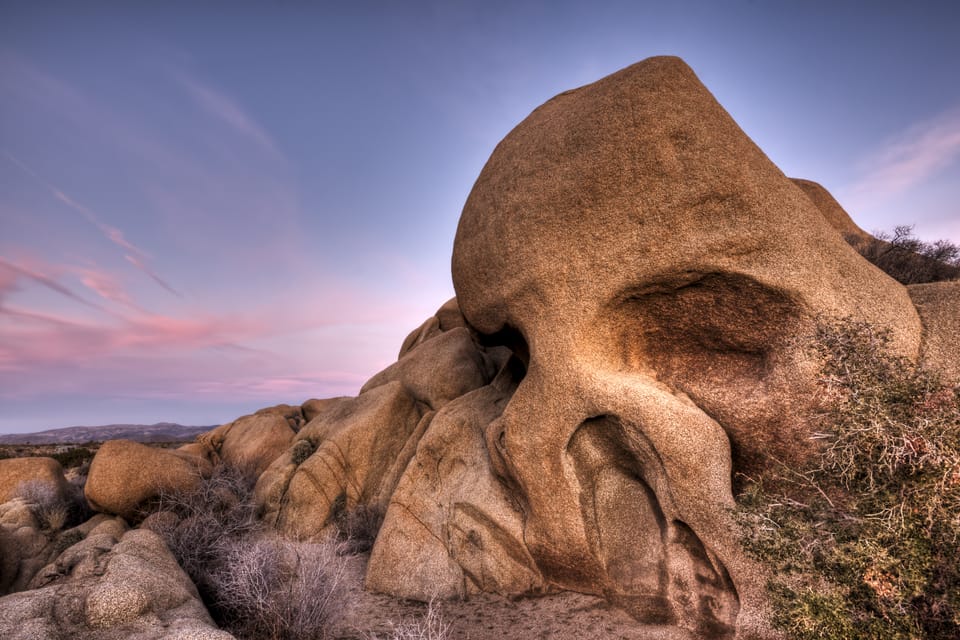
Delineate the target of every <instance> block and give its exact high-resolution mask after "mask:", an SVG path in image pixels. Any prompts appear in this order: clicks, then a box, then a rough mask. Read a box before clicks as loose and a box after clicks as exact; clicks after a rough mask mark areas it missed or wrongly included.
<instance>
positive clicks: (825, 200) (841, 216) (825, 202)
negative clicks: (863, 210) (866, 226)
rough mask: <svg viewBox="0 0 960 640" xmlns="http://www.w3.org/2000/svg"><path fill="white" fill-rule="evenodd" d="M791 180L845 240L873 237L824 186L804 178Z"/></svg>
mask: <svg viewBox="0 0 960 640" xmlns="http://www.w3.org/2000/svg"><path fill="white" fill-rule="evenodd" d="M790 180H791V181H792V182H793V184H795V185H797V186H798V187H800V189H801V190H803V192H804V193H805V194H807V197H808V198H810V200H811V201H813V204H814V205H816V207H817V209H818V210H819V211H820V214H821V215H822V216H823V217H824V218H825V219H826V221H827V222H828V223H829V224H830V226H831V227H833V228H834V229H836V230H837V231H839V232H840V235H842V236H843V237H844V238H846V237H847V236H855V237H858V238H870V237H871V236H870V234H869V233H867V232H866V231H864V230H863V229H861V228H860V227H859V226H858V225H857V223H856V222H854V221H853V218H851V217H850V214H849V213H847V210H846V209H844V208H843V207H842V206H840V203H839V202H837V199H836V198H834V197H833V195H832V194H831V193H830V192H829V191H827V190H826V189H824V188H823V185H821V184H820V183H818V182H814V181H812V180H804V179H802V178H790Z"/></svg>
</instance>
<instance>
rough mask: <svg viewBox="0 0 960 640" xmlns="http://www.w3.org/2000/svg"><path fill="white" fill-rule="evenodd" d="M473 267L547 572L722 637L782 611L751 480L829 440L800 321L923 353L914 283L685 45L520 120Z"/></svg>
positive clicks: (488, 172) (481, 201)
mask: <svg viewBox="0 0 960 640" xmlns="http://www.w3.org/2000/svg"><path fill="white" fill-rule="evenodd" d="M453 279H454V286H455V288H456V291H457V300H458V302H459V305H460V308H461V310H462V312H463V314H464V316H465V318H466V320H467V322H468V324H469V325H470V326H471V327H473V328H474V329H475V330H476V331H478V332H479V333H480V334H482V335H484V336H488V339H492V340H496V339H498V338H499V340H500V341H501V342H502V343H503V344H506V345H508V346H511V347H513V348H514V350H515V351H517V352H518V353H529V356H528V362H527V366H528V368H527V373H526V376H525V377H524V378H523V380H522V381H521V382H520V384H519V386H518V388H517V390H516V392H515V393H514V394H513V396H512V397H511V399H510V401H509V403H508V404H507V406H506V407H505V408H504V410H503V413H502V414H501V416H500V417H499V418H498V419H497V420H495V421H493V422H491V423H490V424H489V425H488V426H487V427H486V429H485V441H486V443H487V449H488V452H489V455H490V457H491V464H492V466H493V468H495V469H496V470H497V471H498V474H499V475H500V477H501V478H502V479H503V481H504V482H505V483H507V484H508V486H511V487H513V488H514V496H513V497H514V499H515V500H516V501H517V502H518V503H519V504H520V505H521V506H522V510H523V519H522V521H523V536H522V540H523V542H524V545H525V548H526V550H527V552H528V553H529V554H530V555H531V557H532V558H533V559H534V561H535V563H536V566H537V567H538V568H539V570H540V574H541V575H542V577H543V581H544V583H545V584H546V585H549V586H552V587H556V588H566V589H573V590H577V591H582V592H588V593H603V594H607V596H608V597H609V598H610V599H611V600H614V601H616V602H619V603H621V604H622V605H623V606H625V607H627V608H628V609H629V610H630V611H631V612H632V613H633V614H634V615H635V616H636V617H637V618H638V619H641V620H648V621H657V620H659V621H663V622H667V623H669V624H675V625H678V626H681V627H684V628H687V629H690V630H692V631H694V632H696V633H699V634H706V635H710V636H713V637H722V636H726V635H731V634H733V633H735V632H739V633H740V634H741V635H749V634H750V633H758V634H759V633H763V631H762V630H763V629H764V627H765V626H766V622H765V618H766V615H767V614H766V613H765V611H764V594H763V585H764V579H763V577H762V572H761V570H760V568H759V567H757V566H755V565H753V564H752V563H751V562H749V561H748V560H747V559H746V558H745V557H744V555H743V553H742V552H741V550H740V547H739V543H738V541H737V539H736V536H735V535H734V534H733V531H734V526H733V523H732V521H731V516H730V513H729V511H730V508H731V507H732V506H733V504H734V502H733V497H732V490H731V477H732V473H733V472H734V471H747V472H750V471H755V470H759V469H761V468H762V467H763V466H764V465H766V464H768V461H769V460H771V456H772V457H775V458H776V459H780V460H784V461H786V462H787V463H788V464H789V463H790V462H792V461H798V460H801V459H803V458H804V457H805V456H808V455H811V454H812V453H813V447H812V446H811V444H810V442H809V440H808V436H809V426H808V424H809V423H808V422H807V421H806V420H805V419H804V418H805V416H807V415H809V413H810V411H811V410H813V409H814V407H813V406H812V405H811V402H810V399H811V398H812V397H813V394H811V393H810V391H811V390H812V385H813V383H814V376H813V372H814V370H815V367H814V366H813V365H812V363H811V362H809V358H808V357H807V356H806V355H805V354H804V353H803V352H802V350H801V349H799V348H798V346H797V343H798V341H797V340H796V338H797V337H799V336H801V335H803V334H804V332H805V331H807V330H808V328H809V327H810V326H812V324H813V323H814V322H815V321H816V319H817V318H818V317H821V316H852V317H853V318H855V319H859V320H863V321H867V322H870V323H872V324H874V325H879V326H882V327H885V328H888V329H889V330H890V332H891V335H892V337H893V344H894V348H895V349H896V350H897V351H898V352H900V353H902V354H903V355H906V356H908V357H915V356H916V355H917V353H918V349H919V344H920V335H921V327H920V320H919V318H918V316H917V313H916V311H915V310H914V307H913V305H912V304H911V301H910V298H909V296H908V295H907V291H906V289H905V288H904V287H903V286H901V285H899V284H898V283H896V282H895V281H893V280H892V279H890V278H889V277H887V276H885V275H884V274H882V273H881V272H879V271H878V270H877V269H875V268H873V267H872V266H871V265H869V264H868V263H867V262H866V261H865V260H863V259H862V258H861V256H859V255H858V254H857V253H856V252H855V251H854V250H853V249H852V248H850V247H849V246H848V245H847V244H846V242H845V241H844V240H843V238H842V237H841V235H840V234H839V233H837V230H836V229H835V228H834V227H833V226H832V225H831V224H830V222H828V220H827V218H826V217H825V215H824V214H823V213H822V212H821V210H820V209H818V207H817V205H816V204H814V202H813V201H812V200H811V198H810V196H809V195H807V193H806V192H805V191H804V190H803V186H802V185H801V188H798V187H797V185H796V184H794V183H792V182H791V181H790V180H789V179H788V178H786V177H785V176H784V175H783V173H782V172H781V171H780V170H779V169H778V168H777V167H776V166H774V164H773V163H772V162H771V161H770V160H769V159H768V158H767V157H766V156H765V155H764V154H763V152H762V151H761V150H760V149H759V148H757V146H756V145H755V144H754V143H753V142H752V141H751V140H750V139H749V138H748V137H747V136H746V135H745V134H744V133H743V131H741V130H740V128H739V127H738V126H737V125H736V123H735V122H734V121H733V120H732V119H731V118H730V116H729V115H728V114H727V113H726V112H725V111H724V110H723V108H722V107H721V106H720V105H719V104H718V103H717V101H716V100H715V99H714V97H713V96H712V95H711V94H710V92H709V91H708V90H707V89H706V88H704V86H703V85H702V84H701V83H700V82H699V80H698V79H697V78H696V76H695V75H694V73H693V72H692V71H691V70H690V69H689V68H688V67H687V65H686V64H684V63H683V62H682V61H681V60H679V59H676V58H651V59H649V60H645V61H643V62H641V63H638V64H636V65H633V66H631V67H629V68H627V69H624V70H622V71H620V72H617V73H615V74H613V75H611V76H608V77H606V78H604V79H602V80H600V81H598V82H595V83H593V84H591V85H588V86H585V87H581V88H579V89H576V90H573V91H567V92H565V93H562V94H560V95H558V96H557V97H555V98H553V99H552V100H550V101H548V102H547V103H546V104H544V105H542V106H540V107H539V108H537V109H536V110H535V111H534V112H533V113H532V114H531V115H530V116H529V117H528V118H527V119H526V120H524V121H523V122H522V123H521V124H519V125H518V126H517V127H516V128H515V129H514V130H513V131H511V132H510V134H509V135H507V137H506V138H505V139H504V140H503V141H501V142H500V144H499V145H498V146H497V148H496V150H495V151H494V152H493V155H492V156H491V157H490V159H489V161H488V162H487V164H486V166H485V167H484V169H483V171H482V172H481V174H480V177H479V179H478V180H477V183H476V184H475V186H474V188H473V191H472V192H471V194H470V197H469V198H468V200H467V203H466V206H465V207H464V210H463V214H462V216H461V218H460V224H459V227H458V230H457V235H456V240H455V244H454V253H453ZM491 283H495V285H492V284H491ZM388 517H389V516H388Z"/></svg>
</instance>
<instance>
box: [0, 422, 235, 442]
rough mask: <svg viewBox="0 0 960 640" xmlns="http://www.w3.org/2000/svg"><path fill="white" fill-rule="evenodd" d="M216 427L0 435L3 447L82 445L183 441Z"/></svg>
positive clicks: (135, 426) (137, 426)
mask: <svg viewBox="0 0 960 640" xmlns="http://www.w3.org/2000/svg"><path fill="white" fill-rule="evenodd" d="M216 426H217V425H213V426H206V427H185V426H183V425H182V424H174V423H172V422H158V423H157V424H149V425H147V424H108V425H104V426H102V427H64V428H63V429H48V430H46V431H37V432H36V433H12V434H9V435H0V444H81V443H84V442H101V441H103V440H116V439H118V438H124V439H126V440H136V441H137V442H182V441H185V440H193V439H194V438H195V437H196V436H198V435H199V434H201V433H203V432H204V431H209V430H210V429H213V428H214V427H216Z"/></svg>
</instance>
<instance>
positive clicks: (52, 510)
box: [15, 480, 90, 532]
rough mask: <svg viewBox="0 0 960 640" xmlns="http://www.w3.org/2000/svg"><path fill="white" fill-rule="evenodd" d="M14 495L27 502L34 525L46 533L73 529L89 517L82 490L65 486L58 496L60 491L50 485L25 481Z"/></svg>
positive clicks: (36, 481)
mask: <svg viewBox="0 0 960 640" xmlns="http://www.w3.org/2000/svg"><path fill="white" fill-rule="evenodd" d="M15 495H16V497H19V498H21V499H23V501H24V502H26V504H27V506H28V507H29V509H30V512H31V513H32V514H33V516H34V518H36V520H37V524H39V525H40V527H41V528H42V529H44V530H46V531H51V532H53V531H60V530H61V529H63V528H65V527H71V526H75V525H77V524H80V523H81V522H83V521H84V520H86V519H87V518H88V517H89V516H90V507H89V505H88V504H87V500H86V498H84V496H83V489H82V487H81V488H77V487H75V486H74V485H68V488H67V493H66V494H61V492H60V491H59V488H58V487H56V486H54V485H53V484H51V483H49V482H45V481H43V480H27V481H25V482H21V483H20V485H19V486H18V487H17V491H16V493H15Z"/></svg>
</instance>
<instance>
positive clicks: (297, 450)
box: [290, 438, 317, 467]
mask: <svg viewBox="0 0 960 640" xmlns="http://www.w3.org/2000/svg"><path fill="white" fill-rule="evenodd" d="M316 450H317V447H316V445H314V444H313V442H311V441H310V440H308V439H306V438H304V439H303V440H297V442H296V444H294V445H293V449H291V450H290V460H291V461H292V462H293V464H295V465H297V466H298V467H299V466H300V465H301V464H303V463H304V462H306V461H307V458H309V457H310V456H312V455H313V452H314V451H316Z"/></svg>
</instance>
